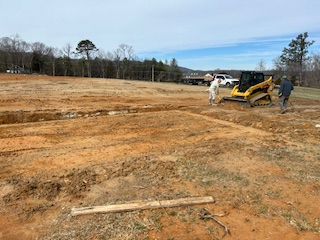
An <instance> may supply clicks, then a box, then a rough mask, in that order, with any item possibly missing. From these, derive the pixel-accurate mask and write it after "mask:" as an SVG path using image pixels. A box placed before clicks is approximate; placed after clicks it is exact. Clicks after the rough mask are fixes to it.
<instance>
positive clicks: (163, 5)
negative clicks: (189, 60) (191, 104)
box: [0, 0, 320, 54]
mask: <svg viewBox="0 0 320 240" xmlns="http://www.w3.org/2000/svg"><path fill="white" fill-rule="evenodd" d="M0 8H1V9H5V11H3V12H2V14H1V15H2V19H6V21H1V23H0V28H1V34H3V35H2V36H0V37H4V36H11V35H14V34H19V35H20V36H21V38H22V39H24V40H25V41H27V42H36V41H39V42H43V43H44V44H46V45H48V46H53V47H57V48H62V47H63V46H64V45H65V44H67V43H71V44H72V45H73V46H76V44H77V43H78V42H79V41H81V40H83V39H90V40H91V41H92V42H93V43H94V44H95V45H96V46H97V47H98V48H100V49H103V50H105V51H113V50H114V49H116V48H117V47H118V46H119V45H120V44H122V43H125V44H128V45H131V46H133V49H134V50H135V52H136V53H139V54H140V53H141V54H143V53H145V52H163V53H164V54H167V53H168V52H169V53H170V52H176V51H182V50H189V49H203V48H212V47H219V46H226V45H233V44H239V43H248V42H254V41H259V40H261V39H262V40H264V41H265V40H266V39H267V40H268V41H274V40H276V39H277V38H281V37H284V36H287V37H288V36H296V35H297V34H299V33H303V32H316V33H319V32H320V26H319V22H320V17H319V13H318V9H320V1H319V0H304V1H302V0H290V1H287V0H269V1H265V0H242V1H239V0H215V1H213V0H198V1H194V0H174V1H173V0H162V1H153V0H108V1H105V0H91V1H84V0H67V1H65V0H56V1H48V0H47V1H45V0H29V1H25V0H11V1H7V2H6V3H4V2H1V3H0ZM309 36H310V35H309ZM310 37H312V36H310ZM290 40H291V39H290ZM290 40H289V41H290Z"/></svg>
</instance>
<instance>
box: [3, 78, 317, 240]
mask: <svg viewBox="0 0 320 240" xmlns="http://www.w3.org/2000/svg"><path fill="white" fill-rule="evenodd" d="M206 89H207V86H200V85H199V86H193V85H183V84H174V83H159V82H144V81H132V80H116V79H88V78H72V77H50V76H32V75H15V74H11V75H9V74H0V196H1V197H0V239H6V240H11V239H24V240H29V239H121V240H123V239H164V240H169V239H171V240H173V239H174V240H177V239H181V240H186V239H188V240H189V239H194V240H196V239H201V240H206V239H221V238H223V239H226V240H228V239H239V240H243V239H250V240H253V239H254V240H256V239H290V240H298V239H320V204H319V202H320V183H319V180H320V164H319V163H320V98H319V96H320V94H319V93H320V90H314V89H313V90H312V92H313V94H311V95H310V94H309V92H308V91H307V90H305V89H302V88H299V87H296V88H295V90H294V91H293V93H292V97H291V98H290V102H289V105H288V106H289V107H288V111H287V112H286V113H285V114H280V110H279V107H278V105H277V97H276V92H274V98H273V102H274V104H273V105H272V106H269V107H254V108H250V107H249V108H241V107H239V106H237V107H233V106H229V104H226V103H221V104H218V105H217V106H211V105H209V104H208V96H207V94H208V93H207V92H206ZM303 91H306V92H308V93H306V94H299V93H301V92H303ZM230 92H231V89H230V88H220V96H229V95H230ZM206 196H212V197H213V199H214V200H215V201H214V203H206V204H195V205H184V206H177V207H160V208H156V209H151V208H150V209H148V208H147V209H141V210H139V209H138V210H134V211H119V212H112V213H95V214H85V215H79V216H73V215H72V214H71V211H72V209H73V208H74V207H95V206H109V205H120V204H128V203H134V202H150V201H162V200H176V199H186V201H187V200H188V199H189V198H195V197H206ZM204 209H206V210H207V211H208V212H210V213H211V214H217V215H212V216H214V218H200V217H199V214H200V213H201V211H203V210H204ZM220 214H222V215H220ZM225 233H226V234H225Z"/></svg>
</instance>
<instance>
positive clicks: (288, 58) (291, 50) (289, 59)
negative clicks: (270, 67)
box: [280, 32, 314, 86]
mask: <svg viewBox="0 0 320 240" xmlns="http://www.w3.org/2000/svg"><path fill="white" fill-rule="evenodd" d="M307 38H308V32H305V33H304V34H302V33H301V34H299V35H298V36H297V38H296V39H292V41H291V43H290V44H289V47H288V48H284V49H283V51H282V55H281V56H280V60H281V62H282V63H283V64H284V65H285V66H286V67H287V69H290V68H293V69H298V71H299V81H298V84H299V86H300V85H301V84H302V82H303V77H302V72H303V63H304V62H305V61H307V60H308V59H309V57H308V56H307V54H308V48H309V47H310V46H311V45H312V44H313V43H314V41H310V42H308V41H307Z"/></svg>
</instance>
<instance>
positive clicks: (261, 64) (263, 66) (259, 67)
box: [256, 59, 266, 71]
mask: <svg viewBox="0 0 320 240" xmlns="http://www.w3.org/2000/svg"><path fill="white" fill-rule="evenodd" d="M256 70H257V71H265V70H266V61H265V60H264V59H260V60H259V62H258V64H257V67H256Z"/></svg>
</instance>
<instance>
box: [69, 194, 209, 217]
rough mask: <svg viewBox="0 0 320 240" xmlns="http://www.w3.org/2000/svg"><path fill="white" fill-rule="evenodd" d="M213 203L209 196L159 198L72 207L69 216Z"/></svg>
mask: <svg viewBox="0 0 320 240" xmlns="http://www.w3.org/2000/svg"><path fill="white" fill-rule="evenodd" d="M204 203H214V199H213V197H211V196H207V197H193V198H180V199H174V200H161V201H151V202H135V203H127V204H119V205H108V206H93V207H81V208H77V207H74V208H72V210H71V216H77V215H84V214H93V213H114V212H127V211H134V210H144V209H153V208H162V207H179V206H186V205H195V204H204Z"/></svg>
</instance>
